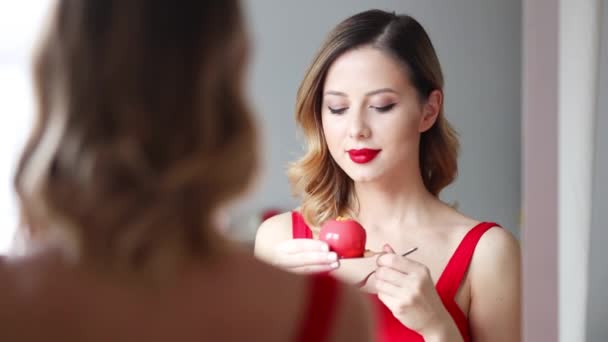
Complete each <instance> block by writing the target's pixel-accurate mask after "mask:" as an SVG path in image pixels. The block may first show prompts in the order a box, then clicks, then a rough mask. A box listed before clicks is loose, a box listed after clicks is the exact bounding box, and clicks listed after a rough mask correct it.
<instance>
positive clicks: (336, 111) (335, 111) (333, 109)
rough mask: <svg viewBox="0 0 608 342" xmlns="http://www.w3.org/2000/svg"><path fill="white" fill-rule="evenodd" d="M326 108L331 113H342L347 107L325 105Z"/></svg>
mask: <svg viewBox="0 0 608 342" xmlns="http://www.w3.org/2000/svg"><path fill="white" fill-rule="evenodd" d="M327 109H329V111H330V112H331V113H332V114H344V112H346V110H347V109H348V107H343V108H331V107H327Z"/></svg>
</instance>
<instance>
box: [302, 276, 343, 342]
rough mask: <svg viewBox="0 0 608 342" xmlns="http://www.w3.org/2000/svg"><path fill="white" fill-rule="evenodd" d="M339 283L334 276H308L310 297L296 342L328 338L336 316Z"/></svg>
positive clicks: (325, 339) (326, 339) (320, 341)
mask: <svg viewBox="0 0 608 342" xmlns="http://www.w3.org/2000/svg"><path fill="white" fill-rule="evenodd" d="M338 292H339V285H338V282H337V281H336V279H335V278H333V277H331V276H328V275H325V274H315V275H311V276H310V297H309V301H308V309H307V310H306V311H305V316H304V317H303V319H302V321H301V324H300V330H299V331H298V335H296V341H298V342H310V341H315V342H316V341H319V342H324V341H328V340H329V336H330V333H331V327H332V325H333V324H332V323H333V322H334V317H335V316H336V305H337V303H338Z"/></svg>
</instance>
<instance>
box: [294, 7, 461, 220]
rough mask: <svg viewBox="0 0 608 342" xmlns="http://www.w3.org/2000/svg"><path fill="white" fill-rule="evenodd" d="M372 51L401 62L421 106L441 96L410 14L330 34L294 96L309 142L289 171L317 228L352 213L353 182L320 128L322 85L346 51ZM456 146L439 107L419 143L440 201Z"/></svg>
mask: <svg viewBox="0 0 608 342" xmlns="http://www.w3.org/2000/svg"><path fill="white" fill-rule="evenodd" d="M362 46H372V47H375V48H377V49H379V50H381V51H384V52H386V53H387V54H388V55H390V56H392V57H393V58H395V59H396V60H397V61H399V62H400V63H401V64H402V65H403V67H404V69H405V70H406V74H407V76H408V77H409V81H410V82H411V84H412V85H413V86H414V88H415V89H416V90H417V93H418V97H419V100H420V101H421V102H424V101H426V100H427V99H428V97H429V95H430V94H431V92H432V91H434V90H439V91H441V92H443V74H442V72H441V65H440V64H439V59H438V58H437V54H436V52H435V49H434V47H433V44H432V43H431V40H430V38H429V36H428V34H427V33H426V31H425V30H424V28H423V27H422V26H421V25H420V23H418V22H417V21H416V20H415V19H414V18H412V17H410V16H408V15H396V14H394V13H389V12H385V11H381V10H369V11H365V12H361V13H358V14H355V15H353V16H351V17H349V18H347V19H346V20H344V21H342V22H341V23H340V24H338V26H337V27H336V28H335V29H334V30H333V31H331V32H330V33H329V36H328V37H327V39H326V41H325V42H324V44H323V45H322V47H321V49H320V50H319V52H318V53H317V55H316V57H315V58H314V60H313V62H312V64H311V66H310V67H309V69H308V71H307V72H306V74H305V76H304V80H303V81H302V83H301V85H300V88H299V90H298V94H297V103H296V121H297V123H298V125H299V126H300V127H301V128H302V130H303V131H304V135H305V137H306V140H307V151H306V153H305V155H304V156H303V157H302V158H301V159H300V160H298V161H296V162H294V163H293V164H291V165H290V167H289V171H288V174H289V179H290V182H291V184H292V188H293V191H294V193H295V194H296V195H298V196H300V197H301V199H302V206H301V211H302V214H303V216H304V218H305V219H306V221H308V223H310V224H312V225H313V226H319V225H320V224H321V223H322V222H323V221H325V220H327V219H329V218H332V217H335V216H338V215H352V214H353V212H354V211H355V210H356V209H355V206H356V196H355V194H354V191H353V181H352V180H351V179H350V178H349V177H348V176H347V175H346V173H345V172H344V171H342V170H341V169H340V167H339V166H338V164H337V163H336V162H335V161H334V160H333V159H332V157H331V155H330V153H329V150H328V148H327V143H326V141H325V136H324V134H323V127H322V123H321V104H322V102H323V86H324V83H325V78H326V76H327V72H328V70H329V68H330V66H331V65H332V63H333V62H334V61H335V60H336V59H337V58H338V57H340V56H341V55H342V54H344V53H345V52H347V51H349V50H352V49H356V48H358V47H362ZM458 149H459V143H458V138H457V134H456V132H455V131H454V129H453V128H452V127H451V126H450V124H449V123H448V121H447V120H446V118H445V116H444V113H443V107H442V108H441V111H440V113H439V115H438V117H437V121H436V122H435V124H434V125H433V126H432V127H431V128H430V129H429V130H427V131H425V132H424V133H422V135H421V138H420V150H419V159H420V174H421V176H422V180H423V182H424V186H425V187H426V189H427V190H428V191H429V192H430V193H431V194H433V195H434V196H437V197H438V196H439V193H440V192H441V190H442V189H443V188H445V187H446V186H447V185H449V184H450V183H452V182H453V181H454V179H455V178H456V174H457V169H458V166H457V158H458Z"/></svg>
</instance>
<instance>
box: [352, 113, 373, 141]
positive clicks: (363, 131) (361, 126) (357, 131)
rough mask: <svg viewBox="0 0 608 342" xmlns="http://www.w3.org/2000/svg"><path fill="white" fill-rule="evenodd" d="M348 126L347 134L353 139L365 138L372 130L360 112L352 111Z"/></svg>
mask: <svg viewBox="0 0 608 342" xmlns="http://www.w3.org/2000/svg"><path fill="white" fill-rule="evenodd" d="M351 118H352V119H351V121H350V126H349V130H348V132H349V136H350V137H351V138H353V139H367V138H369V137H370V136H371V134H372V131H371V129H370V128H369V125H368V124H367V122H366V121H365V118H364V117H363V115H362V113H356V114H355V113H353V115H352V116H351Z"/></svg>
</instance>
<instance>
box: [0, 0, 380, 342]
mask: <svg viewBox="0 0 608 342" xmlns="http://www.w3.org/2000/svg"><path fill="white" fill-rule="evenodd" d="M245 43H246V36H245V32H244V28H243V24H242V19H241V14H240V10H239V6H238V3H237V2H236V1H234V0H233V1H229V0H224V1H213V2H203V1H178V2H167V1H156V0H128V1H125V0H81V1H72V0H61V1H59V2H58V3H57V7H56V11H55V13H54V16H53V17H52V20H51V21H50V24H49V28H48V32H47V34H46V36H45V38H44V40H43V42H42V45H41V48H40V50H39V53H38V55H37V57H36V63H35V83H36V90H37V95H38V99H39V103H38V104H39V106H38V116H37V118H36V125H35V127H34V130H33V132H32V135H31V139H30V140H29V143H28V145H27V147H26V149H25V151H24V153H23V156H22V158H21V160H20V163H19V167H18V171H17V174H16V177H15V186H16V189H17V192H18V194H19V199H20V202H21V206H22V209H23V218H24V223H25V228H27V231H28V235H29V239H31V240H32V241H33V242H35V245H36V248H35V249H34V250H33V251H31V252H30V253H29V254H28V255H26V256H25V257H23V258H19V259H13V260H10V259H9V260H2V261H1V262H0V303H2V305H0V340H2V341H34V340H36V341H40V340H43V339H44V340H47V341H244V340H254V341H293V340H297V341H310V340H315V341H316V340H321V341H323V340H325V341H369V340H370V339H369V337H371V333H369V332H370V331H371V329H370V328H369V326H370V325H369V324H370V323H369V321H368V319H369V317H368V314H367V310H366V302H365V301H364V299H363V298H360V295H359V294H358V293H357V290H356V289H348V288H346V287H344V286H342V285H339V284H338V283H336V282H335V281H334V280H332V278H330V277H327V276H312V277H310V276H309V277H300V276H294V275H291V274H288V273H287V272H285V273H284V272H283V271H280V270H276V269H274V268H271V267H269V266H267V265H265V264H263V263H260V262H258V261H256V260H255V259H254V258H253V257H252V256H248V255H247V253H246V252H243V251H240V250H239V249H238V248H237V247H235V246H232V245H231V244H229V243H228V242H226V240H224V239H223V238H222V237H221V236H220V234H219V233H218V228H220V227H218V226H219V225H218V223H217V221H218V219H217V218H218V217H219V215H220V212H221V210H223V209H222V208H226V207H227V206H228V204H229V202H230V201H232V200H234V199H235V197H237V196H238V195H239V194H241V193H242V192H243V191H244V189H245V188H246V187H247V185H248V184H249V182H250V181H251V178H252V174H253V172H254V167H255V164H256V161H257V156H256V151H255V134H254V132H255V131H254V127H253V122H252V117H251V115H250V114H249V109H248V105H247V103H246V102H244V95H243V75H244V68H243V66H244V65H245V64H246V62H247V60H248V58H247V51H246V44H245ZM353 324H354V325H353ZM269 326H272V329H268V328H267V327H269Z"/></svg>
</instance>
